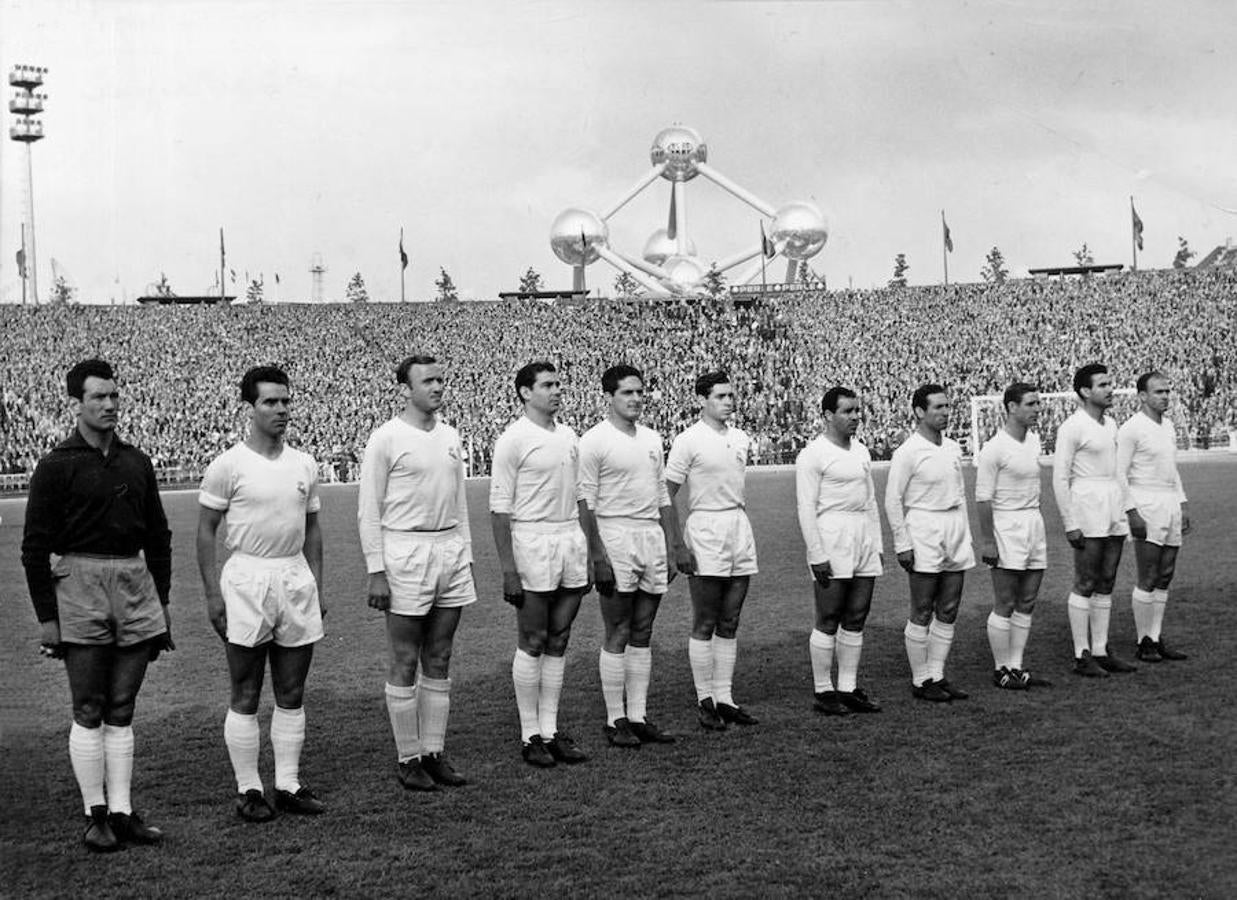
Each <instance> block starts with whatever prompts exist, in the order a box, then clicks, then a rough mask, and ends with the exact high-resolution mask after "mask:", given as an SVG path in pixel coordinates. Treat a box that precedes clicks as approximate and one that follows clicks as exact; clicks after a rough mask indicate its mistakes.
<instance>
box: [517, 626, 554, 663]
mask: <svg viewBox="0 0 1237 900" xmlns="http://www.w3.org/2000/svg"><path fill="white" fill-rule="evenodd" d="M549 642H550V641H549V634H548V633H547V631H546V630H545V629H544V628H531V629H525V630H523V631H521V632H520V649H522V650H523V651H524V652H525V653H528V654H530V655H532V656H540V655H541V654H542V653H544V652H545V650H546V647H547V646H549Z"/></svg>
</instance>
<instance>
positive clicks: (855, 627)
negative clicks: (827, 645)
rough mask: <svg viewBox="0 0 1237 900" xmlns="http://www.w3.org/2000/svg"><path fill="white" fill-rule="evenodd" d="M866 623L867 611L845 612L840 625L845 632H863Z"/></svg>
mask: <svg viewBox="0 0 1237 900" xmlns="http://www.w3.org/2000/svg"><path fill="white" fill-rule="evenodd" d="M867 621H868V611H867V610H866V609H864V610H847V611H846V612H845V613H844V614H843V615H842V618H841V625H842V627H843V628H844V629H846V630H847V631H863V626H864V625H865V624H866V623H867Z"/></svg>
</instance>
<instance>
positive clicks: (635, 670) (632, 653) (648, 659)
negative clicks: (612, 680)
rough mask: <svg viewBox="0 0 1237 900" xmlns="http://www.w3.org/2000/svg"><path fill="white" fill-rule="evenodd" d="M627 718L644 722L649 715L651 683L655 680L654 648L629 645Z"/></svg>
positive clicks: (626, 683) (626, 685) (627, 656)
mask: <svg viewBox="0 0 1237 900" xmlns="http://www.w3.org/2000/svg"><path fill="white" fill-rule="evenodd" d="M626 659H627V665H626V669H627V677H626V679H625V684H624V686H625V687H626V689H627V718H628V719H630V720H631V721H633V722H643V721H644V717H645V715H646V714H647V711H646V709H645V706H646V705H647V703H648V699H649V682H650V681H652V680H653V648H652V647H633V646H631V645H630V644H628V645H627V653H626Z"/></svg>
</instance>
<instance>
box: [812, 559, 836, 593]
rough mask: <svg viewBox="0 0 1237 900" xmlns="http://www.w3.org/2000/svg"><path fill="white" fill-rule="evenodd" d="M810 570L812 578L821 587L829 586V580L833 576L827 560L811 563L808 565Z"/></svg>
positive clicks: (831, 567)
mask: <svg viewBox="0 0 1237 900" xmlns="http://www.w3.org/2000/svg"><path fill="white" fill-rule="evenodd" d="M808 568H810V569H811V570H812V578H813V579H814V580H815V581H816V583H817V584H819V585H820V586H821V587H823V588H827V587H828V586H829V580H830V579H831V578H833V566H831V565H829V560H825V561H824V562H823V563H812V564H811V565H810V566H808Z"/></svg>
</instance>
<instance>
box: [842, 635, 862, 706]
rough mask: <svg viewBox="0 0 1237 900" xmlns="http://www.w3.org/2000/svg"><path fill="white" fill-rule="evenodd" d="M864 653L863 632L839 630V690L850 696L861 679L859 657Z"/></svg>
mask: <svg viewBox="0 0 1237 900" xmlns="http://www.w3.org/2000/svg"><path fill="white" fill-rule="evenodd" d="M862 652H863V632H862V631H847V630H846V629H845V628H839V629H838V633H837V656H838V690H839V691H841V692H842V693H843V694H849V693H850V692H852V691H853V690H854V689H855V686H856V682H857V680H858V678H859V655H860V654H861V653H862Z"/></svg>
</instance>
